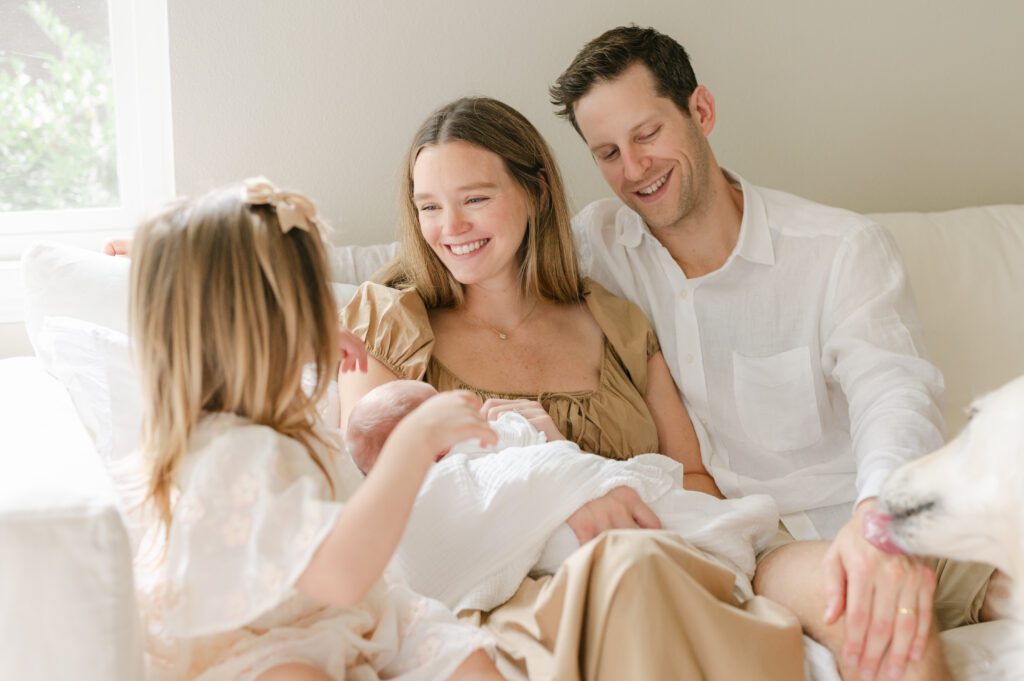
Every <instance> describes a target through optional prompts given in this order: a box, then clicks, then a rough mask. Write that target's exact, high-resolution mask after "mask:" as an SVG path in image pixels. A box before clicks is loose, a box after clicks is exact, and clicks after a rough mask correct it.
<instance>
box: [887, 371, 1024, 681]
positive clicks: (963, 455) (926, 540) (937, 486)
mask: <svg viewBox="0 0 1024 681" xmlns="http://www.w3.org/2000/svg"><path fill="white" fill-rule="evenodd" d="M880 500H881V506H882V509H884V510H885V511H886V512H887V513H889V514H891V515H892V521H891V525H890V536H891V538H892V540H893V541H894V542H895V543H896V545H898V546H899V547H900V548H902V549H904V550H905V551H907V552H908V553H915V554H921V555H928V556H939V557H946V558H952V559H955V560H964V561H978V562H984V563H988V564H990V565H994V566H995V567H996V568H997V569H999V570H1000V571H1002V572H1003V573H1004V574H1006V575H1008V576H1009V577H1010V579H1011V581H1012V586H1011V593H1010V596H1009V601H1008V603H1006V604H1005V608H1001V610H1005V611H1006V614H1007V615H1008V616H1009V618H1010V619H1012V620H1014V621H1016V623H1017V625H1018V627H1017V629H1018V633H1019V643H1018V645H1016V646H1014V647H1015V648H1016V649H1017V650H1016V653H1015V655H1013V656H1012V657H1014V658H1015V659H1007V660H1004V661H1003V662H1004V663H1006V664H1007V665H1008V666H1007V667H1006V669H1007V673H1008V675H1007V676H1006V677H1005V678H1015V679H1016V678H1024V588H1022V587H1024V376H1022V377H1021V378H1018V379H1016V380H1015V381H1012V382H1011V383H1008V384H1007V385H1005V386H1003V387H1002V388H1000V389H999V390H997V391H995V392H993V393H991V394H989V395H987V396H985V397H983V398H981V399H980V400H977V401H976V402H975V403H974V404H973V405H972V407H971V419H970V421H969V423H968V424H967V427H966V428H964V430H963V431H962V432H961V433H960V434H959V435H958V436H957V437H956V438H955V439H953V440H952V441H950V442H949V444H947V445H946V446H945V447H943V448H942V449H940V450H938V451H936V452H934V453H932V454H930V455H928V456H925V457H923V458H921V459H918V460H916V461H913V462H911V463H909V464H907V465H905V466H903V467H902V468H900V469H899V470H897V471H896V472H895V473H893V475H892V476H891V477H890V478H889V480H888V481H887V482H886V484H885V486H884V488H883V490H882V493H881V499H880ZM1011 670H1012V671H1011ZM1018 674H1019V675H1018Z"/></svg>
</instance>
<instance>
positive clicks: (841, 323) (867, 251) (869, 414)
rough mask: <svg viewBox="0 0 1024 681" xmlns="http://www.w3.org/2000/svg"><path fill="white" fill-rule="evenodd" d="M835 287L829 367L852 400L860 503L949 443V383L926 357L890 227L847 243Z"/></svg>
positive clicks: (825, 352)
mask: <svg viewBox="0 0 1024 681" xmlns="http://www.w3.org/2000/svg"><path fill="white" fill-rule="evenodd" d="M828 286H829V289H828V293H827V294H826V298H825V310H824V313H823V329H822V332H823V343H822V368H823V370H824V371H825V373H826V375H831V377H832V378H833V379H835V380H836V381H838V382H839V384H840V386H841V387H842V389H843V392H844V394H845V395H846V399H847V402H848V404H849V415H850V437H851V440H852V446H853V452H854V456H855V457H856V460H857V503H860V502H861V501H862V500H864V499H865V498H868V497H872V496H876V495H877V494H878V493H879V491H880V490H881V487H882V484H883V483H884V482H885V479H886V478H887V477H888V476H889V474H890V473H892V471H894V470H895V469H896V468H898V467H899V466H901V465H902V464H904V463H905V462H907V461H910V460H912V459H915V458H917V457H919V456H922V455H923V454H926V453H927V452H929V451H932V450H934V449H936V448H938V447H940V446H941V445H942V443H943V429H944V423H943V418H942V414H941V412H940V411H939V408H938V405H937V400H938V398H939V396H940V395H941V393H942V390H943V387H944V385H943V380H942V374H941V372H940V371H939V370H938V369H937V368H936V367H935V366H934V365H933V364H932V363H931V362H929V361H928V359H927V358H926V357H925V356H924V350H923V343H922V339H921V330H920V324H919V322H918V320H917V313H916V310H915V307H914V302H913V297H912V295H911V292H910V288H909V285H908V282H907V276H906V272H905V271H904V268H903V263H902V260H901V258H900V256H899V253H898V251H897V249H896V246H895V243H894V242H893V240H892V237H890V236H889V234H888V233H887V232H886V231H885V229H884V228H883V227H881V226H880V225H877V224H871V225H869V226H866V227H865V228H863V229H861V230H858V231H857V232H855V233H854V234H852V235H851V236H850V237H849V238H848V239H847V240H846V241H845V242H844V243H843V245H842V246H841V247H840V248H839V250H838V252H837V253H836V257H835V264H834V267H833V270H832V274H831V277H830V281H829V285H828Z"/></svg>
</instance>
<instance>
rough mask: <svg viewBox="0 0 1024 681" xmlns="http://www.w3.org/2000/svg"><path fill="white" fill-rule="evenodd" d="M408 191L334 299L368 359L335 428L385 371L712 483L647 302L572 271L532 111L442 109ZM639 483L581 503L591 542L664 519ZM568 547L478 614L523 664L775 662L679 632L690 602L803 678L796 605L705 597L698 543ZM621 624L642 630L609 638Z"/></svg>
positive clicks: (417, 149)
mask: <svg viewBox="0 0 1024 681" xmlns="http://www.w3.org/2000/svg"><path fill="white" fill-rule="evenodd" d="M401 200H402V211H403V216H402V226H401V241H402V247H401V251H400V255H399V258H398V260H397V262H396V263H394V264H393V265H392V266H391V267H390V268H389V271H388V272H387V273H386V274H385V276H384V277H383V283H384V284H385V285H383V286H382V285H378V284H365V285H364V286H363V287H361V288H360V290H359V292H358V293H357V294H356V296H355V297H354V298H353V300H352V301H351V302H350V303H349V305H348V306H347V307H346V308H345V310H344V311H343V313H342V323H343V324H344V325H345V326H346V327H348V328H349V329H351V330H352V331H353V332H354V333H355V334H356V335H357V336H360V337H362V338H363V340H364V342H365V343H366V345H367V350H368V353H369V355H370V361H369V364H370V366H369V370H368V372H367V373H365V374H356V375H354V376H355V378H353V374H348V375H346V380H345V381H344V382H343V383H342V384H341V388H340V390H341V420H342V427H344V425H345V422H346V419H347V415H348V413H349V411H350V410H351V408H352V406H353V405H354V404H355V402H356V401H357V400H358V399H359V398H360V397H361V396H362V395H364V394H365V393H366V392H368V391H369V390H371V389H372V388H374V387H376V386H377V385H381V384H383V383H385V382H388V381H393V380H396V379H416V380H425V381H427V382H428V383H430V384H432V385H433V386H434V387H436V388H438V389H439V390H449V389H453V388H465V389H469V390H472V391H474V392H476V393H478V394H479V395H481V397H483V398H484V399H486V402H485V409H487V410H488V411H489V413H488V415H489V416H490V417H491V418H496V417H497V415H498V414H500V413H501V412H502V411H506V410H510V409H511V410H515V411H519V412H520V413H522V414H523V415H524V416H526V417H527V418H533V419H536V420H537V421H538V422H540V421H542V420H543V419H542V418H541V417H542V416H543V415H544V414H545V412H546V413H548V414H550V416H551V418H552V419H553V420H554V422H555V424H556V426H557V428H558V433H552V434H549V435H550V436H559V435H561V436H564V437H566V438H568V439H571V440H574V441H575V442H577V443H578V444H579V445H580V447H581V448H582V449H584V450H585V451H592V452H595V453H597V454H601V455H603V456H608V457H613V458H628V457H630V456H633V455H636V454H640V453H644V452H652V451H657V452H661V453H662V454H665V455H666V456H670V457H672V458H675V459H677V460H678V461H680V462H682V463H683V466H684V470H685V481H684V485H685V486H686V487H687V488H689V489H695V490H700V491H704V492H708V493H710V494H714V495H716V496H721V494H720V493H719V491H718V488H717V486H716V485H715V483H714V481H713V480H712V479H711V477H710V476H709V475H708V474H707V471H706V470H705V468H704V466H703V464H702V462H701V457H700V447H699V444H698V441H697V437H696V434H695V432H694V429H693V425H692V423H691V421H690V418H689V416H688V414H687V412H686V409H685V407H684V406H683V403H682V400H681V399H680V397H679V394H678V392H677V390H676V387H675V384H674V382H673V380H672V378H671V375H670V374H669V371H668V367H667V365H666V364H665V360H664V358H663V357H662V354H661V351H660V349H659V346H658V343H657V339H656V338H655V335H654V332H653V330H652V329H651V327H650V324H649V323H648V322H647V320H646V319H645V318H644V316H643V314H642V313H641V312H640V310H639V309H638V308H637V307H636V306H634V305H633V304H631V303H629V302H627V301H624V300H622V299H619V298H616V297H614V296H612V295H611V294H609V293H608V292H607V291H605V290H604V289H603V288H601V287H600V286H599V285H598V284H597V283H595V282H593V281H590V280H587V279H584V278H581V276H580V274H579V271H578V266H577V262H576V257H575V253H574V251H573V242H572V235H571V230H570V221H569V212H568V208H567V202H566V199H565V192H564V189H563V186H562V181H561V177H560V174H559V172H558V168H557V166H556V164H555V162H554V158H553V156H552V154H551V152H550V150H549V149H548V147H547V144H546V143H545V142H544V140H543V138H542V137H541V135H540V134H539V133H538V132H537V130H536V129H535V128H534V127H533V126H532V125H531V124H530V123H529V121H527V120H526V119H525V118H524V117H523V116H522V115H521V114H519V113H518V112H517V111H515V110H514V109H512V108H511V107H509V106H507V105H505V104H502V103H501V102H497V101H495V100H492V99H486V98H474V99H460V100H458V101H455V102H453V103H451V104H449V105H447V106H445V107H442V108H441V109H439V110H438V111H436V112H434V113H433V114H432V115H431V116H430V117H429V118H428V119H427V120H426V121H425V122H424V123H423V125H422V126H421V127H420V129H419V131H418V132H417V134H416V136H415V139H414V141H413V144H412V145H411V148H410V150H409V154H408V157H407V160H406V166H405V172H404V176H403V181H402V197H401ZM629 493H630V491H627V490H625V489H620V490H616V491H614V492H612V493H611V496H612V497H615V496H616V495H619V498H609V499H605V498H602V499H598V500H595V501H593V502H591V503H590V504H588V505H587V506H584V507H583V508H581V509H580V511H578V512H577V513H576V514H575V515H574V516H573V517H572V518H570V519H569V524H570V526H571V527H572V528H573V530H574V532H576V534H577V536H578V538H579V539H580V541H581V542H586V541H587V540H589V539H590V538H592V537H593V536H594V535H595V534H597V532H598V531H599V530H601V529H604V528H605V527H608V526H615V527H637V526H642V527H657V519H656V518H654V517H653V515H652V514H650V511H649V509H647V508H646V507H645V506H643V504H642V503H640V502H639V500H638V499H631V498H630V497H629ZM602 516H604V517H602ZM622 516H624V517H622ZM666 542H668V543H667V544H666ZM574 558H576V560H570V561H569V563H567V564H566V566H565V567H563V569H562V570H560V571H559V573H558V574H557V575H556V576H555V577H554V579H553V580H550V581H547V580H543V581H537V582H534V581H533V580H527V581H526V582H524V584H523V586H522V587H521V588H520V591H519V593H517V594H516V596H515V597H513V599H512V600H511V601H510V602H509V603H507V604H506V605H505V606H502V608H499V609H498V610H497V611H495V612H493V613H490V614H489V615H488V616H485V619H486V623H487V625H488V627H489V628H490V629H491V630H492V632H494V633H495V634H496V635H497V636H498V639H499V645H500V646H501V648H502V650H503V652H505V653H506V654H509V655H510V657H511V658H518V659H519V660H522V659H523V658H525V659H526V660H527V663H526V664H527V666H528V668H529V673H530V675H531V677H532V676H535V675H537V676H542V675H545V674H548V673H551V674H553V675H554V676H556V677H557V678H573V676H574V675H578V674H580V673H583V674H584V675H585V676H586V677H588V678H597V677H599V676H600V677H602V678H684V677H686V675H687V670H692V671H693V673H695V674H699V675H702V676H703V678H754V677H757V678H768V676H765V674H766V673H768V672H765V671H764V670H763V669H762V664H763V663H764V656H763V655H759V654H754V653H751V654H750V655H748V656H746V658H747V660H748V661H750V666H749V667H744V664H746V662H745V661H744V657H745V656H742V655H740V656H737V655H735V654H734V653H733V652H732V651H731V650H729V648H728V647H727V646H726V645H725V639H724V638H722V639H719V638H718V637H716V636H715V635H711V636H707V634H706V633H705V637H706V639H707V640H711V641H716V640H717V641H718V642H719V643H721V644H722V645H721V646H720V647H717V648H716V647H715V645H714V644H713V645H712V646H711V649H703V650H698V648H700V646H696V647H691V646H689V645H684V644H682V641H683V640H692V638H693V637H692V636H691V635H690V634H688V633H687V632H686V631H685V629H686V626H692V624H684V622H683V621H682V620H683V618H681V617H680V612H681V608H680V600H682V599H685V600H686V601H687V608H688V610H687V619H690V618H692V621H697V620H701V619H702V618H701V617H699V615H702V614H703V615H706V617H705V618H703V620H702V621H703V623H705V624H707V623H708V622H718V623H719V626H718V627H717V631H719V632H720V633H721V634H722V636H723V637H724V635H725V634H729V637H730V640H735V637H736V636H737V634H739V635H740V636H741V637H744V639H745V641H746V643H745V644H744V645H747V646H752V648H748V649H754V648H757V647H758V645H763V648H764V650H765V651H771V655H772V656H773V658H775V659H774V663H775V664H776V667H775V671H776V672H777V673H778V674H779V676H778V677H777V678H795V677H796V676H799V675H800V672H801V670H802V666H801V662H800V660H801V655H800V635H799V628H798V627H794V625H793V621H792V620H790V619H787V618H786V616H785V615H781V616H778V615H777V613H775V612H774V611H773V612H772V614H771V615H770V616H767V617H762V618H760V619H759V618H756V617H754V618H752V617H749V615H747V614H744V615H745V617H739V616H737V615H736V612H738V610H736V609H735V608H731V610H730V609H729V608H728V607H726V606H722V604H721V603H720V602H719V601H720V600H727V599H719V600H718V601H716V600H715V599H716V596H715V595H713V594H714V592H715V589H716V588H717V587H716V586H715V585H716V584H720V583H721V579H722V578H721V575H717V576H716V574H715V568H714V566H709V564H707V563H706V562H705V563H703V564H701V563H702V559H701V558H700V557H695V554H692V552H690V551H689V549H688V548H687V547H684V546H680V545H679V544H673V543H672V541H671V540H666V539H665V538H664V537H655V538H652V537H651V536H650V535H649V534H647V533H627V534H617V535H612V536H611V537H609V536H608V535H606V536H605V537H604V538H602V539H601V540H599V541H598V542H593V543H591V544H588V545H587V546H585V547H584V548H583V549H581V550H580V551H579V552H577V556H576V557H574ZM637 566H640V569H639V570H637V569H635V568H637ZM641 573H642V574H643V578H642V579H637V577H638V576H639V575H640V574H641ZM725 579H726V581H727V583H728V584H730V585H731V578H725ZM716 580H718V581H716ZM626 594H628V595H626ZM698 603H699V604H700V605H698ZM652 622H653V623H655V624H653V626H654V629H655V631H654V635H653V636H649V635H648V634H647V633H646V632H645V633H644V634H643V636H642V640H639V639H638V638H637V631H638V628H640V627H650V626H652ZM725 622H729V624H728V625H726V626H721V625H723V624H724V623H725ZM745 627H746V628H747V629H746V630H745V629H744V628H745ZM751 627H752V629H751ZM725 629H729V631H728V632H727V631H725ZM744 631H748V632H749V633H750V636H743V632H744ZM524 632H526V633H525V634H524ZM618 634H621V635H623V636H629V637H630V639H631V643H633V645H627V646H611V645H609V644H610V643H611V642H612V641H614V639H615V637H616V635H618ZM658 636H661V637H662V639H661V640H660V641H659V640H658ZM639 643H643V644H645V645H636V644H639ZM613 650H614V652H612V651H613ZM785 651H788V653H789V654H788V655H784V654H783V652H785ZM552 653H553V654H552ZM785 658H791V659H785ZM698 659H699V660H700V661H699V663H698ZM793 660H795V661H796V663H795V664H796V666H795V667H794V666H793ZM716 665H718V666H717V667H716ZM787 665H788V666H787ZM716 669H717V670H718V671H717V672H716V671H714V670H716ZM506 670H507V668H506ZM754 670H756V671H754ZM520 671H523V669H522V665H520Z"/></svg>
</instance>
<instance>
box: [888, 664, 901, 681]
mask: <svg viewBox="0 0 1024 681" xmlns="http://www.w3.org/2000/svg"><path fill="white" fill-rule="evenodd" d="M901 676H903V670H902V669H900V668H899V665H895V664H894V665H892V666H891V667H889V678H890V679H892V680H893V681H896V680H897V679H899V678H900V677H901Z"/></svg>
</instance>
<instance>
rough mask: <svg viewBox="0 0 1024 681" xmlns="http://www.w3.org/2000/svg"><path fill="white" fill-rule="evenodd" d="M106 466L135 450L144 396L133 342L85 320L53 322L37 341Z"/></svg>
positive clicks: (52, 319) (46, 323)
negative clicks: (135, 362)
mask: <svg viewBox="0 0 1024 681" xmlns="http://www.w3.org/2000/svg"><path fill="white" fill-rule="evenodd" d="M34 343H35V344H36V349H37V352H38V353H39V354H40V356H46V357H47V358H48V359H47V362H48V367H49V371H50V373H52V374H53V375H54V376H56V377H57V379H58V380H59V381H60V382H61V383H62V384H63V385H64V387H65V388H66V389H67V391H68V393H69V394H70V395H71V402H72V403H73V404H74V405H75V411H77V412H78V417H79V418H80V419H81V420H82V423H83V425H85V429H86V430H87V431H88V433H89V435H90V436H91V437H92V440H93V444H94V445H95V447H96V451H97V452H98V453H99V454H100V456H101V457H102V458H103V460H104V461H106V462H108V463H109V462H111V461H115V460H117V459H120V458H121V457H123V456H125V455H127V454H129V453H130V452H131V451H132V450H133V449H135V447H136V445H137V444H138V440H139V431H140V429H141V427H142V391H141V389H140V387H139V380H138V374H137V373H136V370H135V365H134V363H133V362H132V353H131V346H130V343H129V340H128V336H126V335H125V334H123V333H120V332H118V331H114V330H113V329H108V328H105V327H103V326H99V325H97V324H93V323H91V322H87V321H84V320H82V319H72V318H70V317H47V318H46V319H44V320H43V323H42V327H41V328H40V329H39V331H38V332H37V334H36V338H35V340H34Z"/></svg>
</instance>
